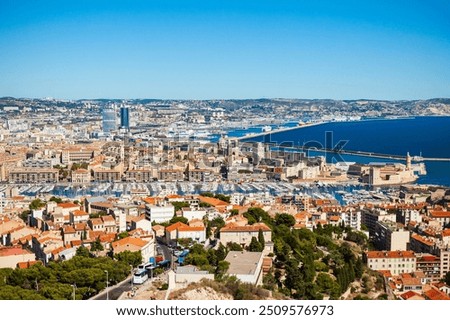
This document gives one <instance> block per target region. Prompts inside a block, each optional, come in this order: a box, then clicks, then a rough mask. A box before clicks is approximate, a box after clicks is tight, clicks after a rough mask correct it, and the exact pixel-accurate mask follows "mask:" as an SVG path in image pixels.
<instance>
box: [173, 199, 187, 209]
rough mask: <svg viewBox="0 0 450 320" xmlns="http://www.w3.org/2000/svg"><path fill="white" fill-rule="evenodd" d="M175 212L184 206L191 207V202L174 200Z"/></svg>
mask: <svg viewBox="0 0 450 320" xmlns="http://www.w3.org/2000/svg"><path fill="white" fill-rule="evenodd" d="M172 205H173V207H174V208H175V212H177V211H179V210H181V209H182V208H189V203H188V202H185V201H174V202H172Z"/></svg>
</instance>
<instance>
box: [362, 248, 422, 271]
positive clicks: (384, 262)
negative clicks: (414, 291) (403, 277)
mask: <svg viewBox="0 0 450 320" xmlns="http://www.w3.org/2000/svg"><path fill="white" fill-rule="evenodd" d="M366 258H367V266H368V267H369V268H370V269H372V270H377V271H382V270H383V271H384V270H387V271H390V272H391V274H393V275H399V274H401V273H410V272H414V271H416V268H417V259H416V256H415V254H414V252H413V251H368V252H367V253H366Z"/></svg>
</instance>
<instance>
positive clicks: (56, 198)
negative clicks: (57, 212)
mask: <svg viewBox="0 0 450 320" xmlns="http://www.w3.org/2000/svg"><path fill="white" fill-rule="evenodd" d="M49 201H53V202H56V203H61V202H62V199H61V198H58V197H55V196H52V197H51V198H50V200H49Z"/></svg>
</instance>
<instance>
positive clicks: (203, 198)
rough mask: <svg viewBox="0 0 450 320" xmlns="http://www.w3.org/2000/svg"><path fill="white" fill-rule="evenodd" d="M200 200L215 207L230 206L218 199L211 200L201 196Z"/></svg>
mask: <svg viewBox="0 0 450 320" xmlns="http://www.w3.org/2000/svg"><path fill="white" fill-rule="evenodd" d="M198 199H199V200H200V201H201V202H205V203H208V204H210V205H212V206H213V207H217V206H228V205H230V204H229V203H228V202H225V201H222V200H220V199H216V198H211V197H203V196H199V197H198Z"/></svg>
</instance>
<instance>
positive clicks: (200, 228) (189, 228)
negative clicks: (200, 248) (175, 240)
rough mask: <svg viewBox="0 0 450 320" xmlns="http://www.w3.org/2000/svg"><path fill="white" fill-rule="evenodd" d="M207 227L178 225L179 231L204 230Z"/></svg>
mask: <svg viewBox="0 0 450 320" xmlns="http://www.w3.org/2000/svg"><path fill="white" fill-rule="evenodd" d="M204 230H205V227H191V226H186V227H184V226H181V227H178V231H204Z"/></svg>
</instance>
